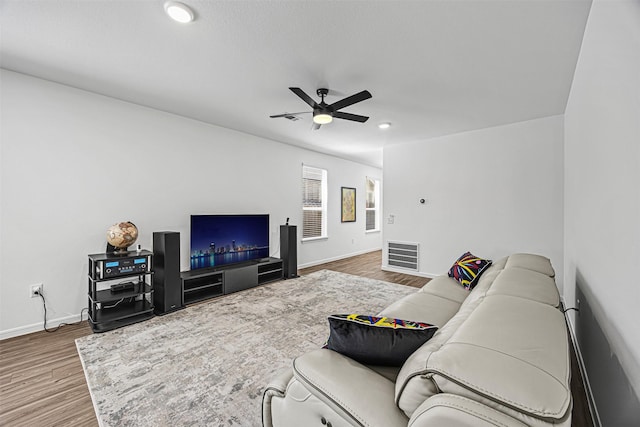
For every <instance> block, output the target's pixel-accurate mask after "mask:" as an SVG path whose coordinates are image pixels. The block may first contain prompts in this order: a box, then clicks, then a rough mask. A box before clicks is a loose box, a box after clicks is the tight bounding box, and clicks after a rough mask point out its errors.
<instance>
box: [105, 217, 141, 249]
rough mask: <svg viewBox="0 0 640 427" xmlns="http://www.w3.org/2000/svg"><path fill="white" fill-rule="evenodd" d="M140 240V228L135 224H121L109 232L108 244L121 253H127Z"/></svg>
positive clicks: (114, 225) (110, 228) (115, 225)
mask: <svg viewBox="0 0 640 427" xmlns="http://www.w3.org/2000/svg"><path fill="white" fill-rule="evenodd" d="M137 239H138V227H136V226H135V225H134V224H133V223H131V222H129V221H127V222H119V223H117V224H113V225H112V226H111V227H109V229H108V230H107V242H109V244H110V245H111V246H113V247H115V248H118V249H120V251H126V250H127V248H128V247H129V246H131V245H133V244H134V243H135V242H136V240H137Z"/></svg>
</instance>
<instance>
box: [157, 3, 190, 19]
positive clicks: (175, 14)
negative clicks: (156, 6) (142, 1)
mask: <svg viewBox="0 0 640 427" xmlns="http://www.w3.org/2000/svg"><path fill="white" fill-rule="evenodd" d="M164 11H165V12H166V13H167V15H169V17H170V18H171V19H173V20H174V21H177V22H180V23H182V24H187V23H189V22H191V21H193V19H194V14H193V11H192V10H191V8H190V7H189V6H187V5H186V4H184V3H180V2H177V1H168V2H166V3H165V4H164Z"/></svg>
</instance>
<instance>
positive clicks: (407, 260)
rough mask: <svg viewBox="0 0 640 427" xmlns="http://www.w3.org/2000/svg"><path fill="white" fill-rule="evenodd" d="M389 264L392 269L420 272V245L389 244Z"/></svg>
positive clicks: (405, 243)
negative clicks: (398, 268)
mask: <svg viewBox="0 0 640 427" xmlns="http://www.w3.org/2000/svg"><path fill="white" fill-rule="evenodd" d="M387 255H388V258H387V260H388V261H387V263H388V265H389V266H392V267H400V268H406V269H407V270H413V271H418V259H419V255H420V245H419V244H418V243H407V242H389V241H388V242H387Z"/></svg>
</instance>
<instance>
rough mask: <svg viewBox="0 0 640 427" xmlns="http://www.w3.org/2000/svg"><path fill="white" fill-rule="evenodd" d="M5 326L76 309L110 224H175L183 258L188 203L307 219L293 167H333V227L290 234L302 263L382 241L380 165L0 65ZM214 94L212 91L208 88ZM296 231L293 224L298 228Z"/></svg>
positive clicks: (274, 221) (0, 299) (69, 314)
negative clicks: (376, 187) (372, 227)
mask: <svg viewBox="0 0 640 427" xmlns="http://www.w3.org/2000/svg"><path fill="white" fill-rule="evenodd" d="M0 78H1V80H0V81H1V90H2V101H1V102H2V104H1V107H2V130H1V132H2V133H1V138H2V139H1V143H2V146H1V154H0V157H1V162H2V163H1V165H2V170H1V197H0V203H1V207H2V211H1V216H0V221H1V224H0V236H1V241H0V251H1V261H0V338H6V337H8V336H12V335H17V334H21V333H26V332H30V331H33V330H39V329H41V328H42V316H43V310H42V302H41V301H40V299H38V298H36V299H32V298H29V296H28V294H29V291H28V289H29V285H30V284H33V283H37V282H43V283H44V294H45V295H46V298H47V308H48V310H49V312H48V313H49V315H48V318H49V319H52V320H54V322H52V324H54V325H55V320H56V319H57V320H61V319H65V318H69V319H70V320H74V319H76V318H77V315H78V314H79V313H80V310H81V309H82V308H83V307H86V304H87V299H86V292H87V283H86V275H87V254H89V253H98V252H102V251H103V250H104V247H105V233H106V229H107V228H108V226H110V225H111V224H113V223H115V222H118V221H122V220H131V221H133V222H134V223H135V224H136V225H137V226H138V228H139V230H140V232H141V235H140V238H139V239H138V242H139V243H141V244H142V246H143V247H144V248H149V249H150V248H151V237H152V233H153V232H154V231H160V230H175V231H179V232H180V233H181V253H182V255H181V258H182V259H181V264H182V267H183V269H187V268H188V265H189V263H188V258H189V255H188V254H189V215H190V214H195V213H199V214H203V213H268V214H270V215H271V231H272V234H271V247H272V252H273V254H274V255H277V254H278V252H279V235H278V232H279V228H278V226H279V224H283V223H284V221H285V218H286V217H290V218H291V223H292V224H301V217H302V215H301V209H302V208H301V201H300V199H301V185H300V181H301V165H302V163H303V162H304V163H307V164H311V165H314V166H318V167H323V168H326V169H328V171H329V206H328V208H329V223H328V227H329V239H328V240H325V241H318V242H313V243H305V244H302V245H299V246H298V258H299V259H298V263H299V265H309V264H313V263H319V262H321V261H323V260H328V259H337V258H340V257H344V256H347V255H349V254H354V253H362V252H366V251H370V250H375V249H379V248H380V247H381V235H380V233H373V234H365V232H364V228H365V225H364V217H365V215H364V184H365V176H375V177H379V178H381V175H382V173H381V170H379V169H376V168H372V167H369V166H364V165H361V164H358V163H354V162H351V161H346V160H342V159H338V158H336V157H331V156H327V155H324V154H319V153H316V152H313V151H309V150H303V149H299V148H296V147H293V146H290V145H285V144H281V143H278V142H274V141H270V140H266V139H262V138H258V137H255V136H251V135H247V134H243V133H239V132H236V131H231V130H228V129H224V128H220V127H216V126H212V125H209V124H205V123H202V122H198V121H194V120H190V119H186V118H184V117H179V116H175V115H172V114H167V113H164V112H160V111H157V110H153V109H149V108H145V107H141V106H138V105H134V104H129V103H126V102H122V101H119V100H115V99H112V98H107V97H103V96H100V95H96V94H92V93H89V92H84V91H81V90H77V89H73V88H70V87H67V86H63V85H59V84H55V83H51V82H47V81H44V80H39V79H35V78H32V77H28V76H25V75H21V74H17V73H13V72H9V71H6V70H2V73H1V74H0ZM212 102H215V100H213V101H212ZM341 186H349V187H356V188H357V189H358V192H357V195H358V200H357V202H358V203H357V208H358V212H357V219H358V221H357V222H356V223H349V224H341V223H340V193H339V191H340V187H341ZM298 231H299V234H300V230H298Z"/></svg>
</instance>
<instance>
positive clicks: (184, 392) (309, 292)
mask: <svg viewBox="0 0 640 427" xmlns="http://www.w3.org/2000/svg"><path fill="white" fill-rule="evenodd" d="M413 292H416V288H412V287H408V286H403V285H397V284H393V283H388V282H382V281H379V280H372V279H366V278H362V277H358V276H352V275H348V274H343V273H337V272H333V271H328V270H322V271H318V272H315V273H312V274H309V275H307V276H304V277H300V278H297V279H291V280H284V281H279V282H274V283H270V284H267V285H264V286H259V287H256V288H252V289H249V290H246V291H242V292H237V293H234V294H231V295H227V296H224V297H220V298H217V299H214V300H211V301H209V302H206V303H202V304H198V305H194V306H190V307H188V308H186V309H185V310H181V311H177V312H174V313H172V314H168V315H165V316H161V317H154V318H153V319H150V320H148V321H146V322H143V323H138V324H135V325H131V326H127V327H124V328H120V329H116V330H113V331H110V332H106V333H102V334H94V335H90V336H87V337H83V338H79V339H77V340H76V346H77V348H78V353H79V354H80V359H81V360H82V366H83V368H84V372H85V376H86V378H87V384H88V386H89V390H90V392H91V398H92V400H93V404H94V408H95V411H96V416H97V418H98V422H99V424H100V426H103V427H106V426H136V427H140V426H154V427H159V426H195V425H198V426H243V427H250V426H260V425H261V423H262V418H261V417H262V412H261V411H262V410H261V403H262V393H263V391H264V389H265V387H266V385H267V384H268V383H269V381H270V380H271V379H272V378H273V377H274V376H275V375H276V374H277V373H278V372H281V371H282V370H283V369H286V368H287V367H290V366H291V362H292V360H293V359H294V358H295V357H297V356H299V355H301V354H304V353H305V352H307V351H310V350H313V349H316V348H319V347H321V346H322V345H323V344H324V342H325V341H326V339H327V336H328V322H327V316H328V315H330V314H337V313H361V314H375V313H377V312H378V311H380V310H382V309H383V308H384V307H385V306H387V305H389V304H390V303H391V302H393V301H395V300H397V299H399V298H401V297H402V296H404V295H408V294H410V293H413Z"/></svg>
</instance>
